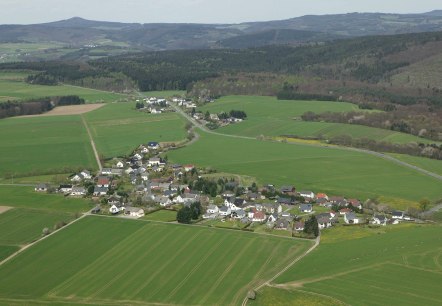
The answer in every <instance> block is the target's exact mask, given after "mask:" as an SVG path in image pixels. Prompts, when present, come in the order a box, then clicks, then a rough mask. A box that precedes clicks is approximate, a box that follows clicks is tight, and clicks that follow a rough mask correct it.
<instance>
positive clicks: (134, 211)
mask: <svg viewBox="0 0 442 306" xmlns="http://www.w3.org/2000/svg"><path fill="white" fill-rule="evenodd" d="M124 214H125V215H129V216H131V217H136V218H140V217H143V216H144V209H142V208H140V207H126V209H125V210H124Z"/></svg>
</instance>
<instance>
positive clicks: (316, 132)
mask: <svg viewBox="0 0 442 306" xmlns="http://www.w3.org/2000/svg"><path fill="white" fill-rule="evenodd" d="M232 109H237V110H243V111H245V112H246V113H247V120H245V121H244V122H241V123H240V124H233V125H229V126H227V127H223V128H220V129H219V130H218V131H219V132H220V133H225V134H231V135H243V136H249V137H256V136H259V135H264V136H279V135H296V136H298V137H319V136H323V137H326V138H332V137H334V136H338V135H349V136H352V137H353V138H369V139H375V140H378V141H388V142H394V143H408V142H431V141H430V140H428V141H427V140H425V139H423V138H419V137H416V136H413V135H409V134H404V133H399V132H394V131H390V130H384V129H378V128H371V127H366V126H362V125H349V124H340V123H327V122H304V121H302V120H301V119H300V116H301V115H302V114H304V113H305V112H307V111H313V112H316V113H323V112H326V111H330V112H350V111H363V110H360V109H359V108H358V107H357V106H356V105H354V104H351V103H345V102H323V101H285V100H277V99H276V98H275V97H256V96H227V97H222V98H221V99H219V100H217V101H216V102H215V103H210V104H206V105H205V106H203V107H201V108H200V109H199V110H201V111H203V112H206V111H209V112H211V113H220V112H223V111H227V112H228V111H230V110H232Z"/></svg>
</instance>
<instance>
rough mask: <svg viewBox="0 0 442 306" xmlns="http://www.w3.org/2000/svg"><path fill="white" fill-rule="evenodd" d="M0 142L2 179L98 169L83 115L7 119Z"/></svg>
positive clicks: (0, 128)
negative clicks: (81, 116) (12, 176)
mask: <svg viewBox="0 0 442 306" xmlns="http://www.w3.org/2000/svg"><path fill="white" fill-rule="evenodd" d="M0 139H2V142H1V143H0V160H1V161H2V162H1V163H0V177H4V176H6V175H8V174H9V176H11V175H15V176H32V175H37V174H49V173H66V172H71V171H73V170H75V169H80V168H88V169H96V168H97V164H96V161H95V158H94V155H93V151H92V147H91V144H90V141H89V137H88V135H87V132H86V129H85V128H84V125H83V123H82V121H81V118H80V117H79V116H54V117H33V118H8V119H3V120H0Z"/></svg>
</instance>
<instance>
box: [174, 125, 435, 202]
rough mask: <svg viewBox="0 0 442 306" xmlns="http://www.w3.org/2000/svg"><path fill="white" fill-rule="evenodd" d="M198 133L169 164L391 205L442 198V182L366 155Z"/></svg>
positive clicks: (342, 150)
mask: <svg viewBox="0 0 442 306" xmlns="http://www.w3.org/2000/svg"><path fill="white" fill-rule="evenodd" d="M199 133H200V134H201V135H200V136H201V137H200V140H199V141H198V142H196V143H194V144H192V145H191V146H188V147H185V148H182V149H179V150H176V151H171V152H168V153H167V155H168V157H169V160H171V161H172V162H177V163H182V164H186V163H193V164H196V165H198V166H201V167H212V168H214V169H217V170H218V171H220V172H227V173H237V174H240V175H249V176H252V177H256V178H257V179H258V182H259V183H261V184H263V183H273V184H276V185H278V186H281V185H290V184H293V185H295V186H296V188H297V189H298V190H313V191H315V192H326V193H328V194H329V195H345V196H347V197H357V198H360V199H361V200H365V199H366V198H368V197H373V196H381V195H382V196H384V197H385V198H386V199H389V200H390V201H395V200H402V199H405V200H410V201H418V200H420V199H421V198H424V197H428V198H430V199H438V198H441V196H442V189H441V188H440V186H441V182H440V181H438V180H436V179H434V178H432V177H429V176H427V175H424V174H421V173H419V172H417V171H414V170H412V169H408V168H406V167H403V166H400V165H397V164H395V163H392V162H390V161H387V160H383V159H381V158H378V157H375V156H371V155H368V154H365V153H360V152H354V151H349V150H345V149H339V148H331V147H330V148H327V147H316V146H307V145H298V144H286V143H276V142H266V141H258V140H254V139H241V138H234V137H227V136H220V135H213V134H208V133H203V132H199Z"/></svg>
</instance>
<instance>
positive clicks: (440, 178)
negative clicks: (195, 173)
mask: <svg viewBox="0 0 442 306" xmlns="http://www.w3.org/2000/svg"><path fill="white" fill-rule="evenodd" d="M170 105H171V106H172V107H173V108H174V109H175V111H176V112H177V113H179V114H180V115H181V116H183V117H184V118H186V119H187V120H188V121H189V122H190V123H192V124H193V125H194V126H196V127H197V128H199V129H200V130H202V131H204V132H206V133H209V134H213V135H218V136H224V137H231V138H239V139H251V140H256V138H255V137H248V136H241V135H230V134H223V133H219V132H215V131H212V130H209V129H207V128H206V127H205V126H203V125H202V124H200V123H199V122H198V121H196V120H195V119H193V118H192V117H190V116H189V115H188V114H186V113H185V112H184V111H183V110H182V109H181V108H180V107H179V106H178V105H176V104H174V103H171V104H170ZM287 144H292V145H303V146H309V147H316V148H318V147H320V148H328V149H334V150H347V151H353V152H359V153H365V154H370V155H373V156H376V157H379V158H382V159H385V160H388V161H391V162H393V163H396V164H398V165H400V166H403V167H406V168H411V169H413V170H416V171H418V172H421V173H423V174H426V175H428V176H431V177H433V178H435V179H437V180H440V181H442V175H439V174H436V173H434V172H431V171H428V170H425V169H422V168H420V167H418V166H415V165H412V164H409V163H406V162H404V161H401V160H399V159H396V158H394V157H392V156H389V155H386V154H383V153H379V152H375V151H370V150H365V149H358V148H350V147H342V146H329V145H320V144H308V143H302V144H297V143H290V142H288V143H287Z"/></svg>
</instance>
